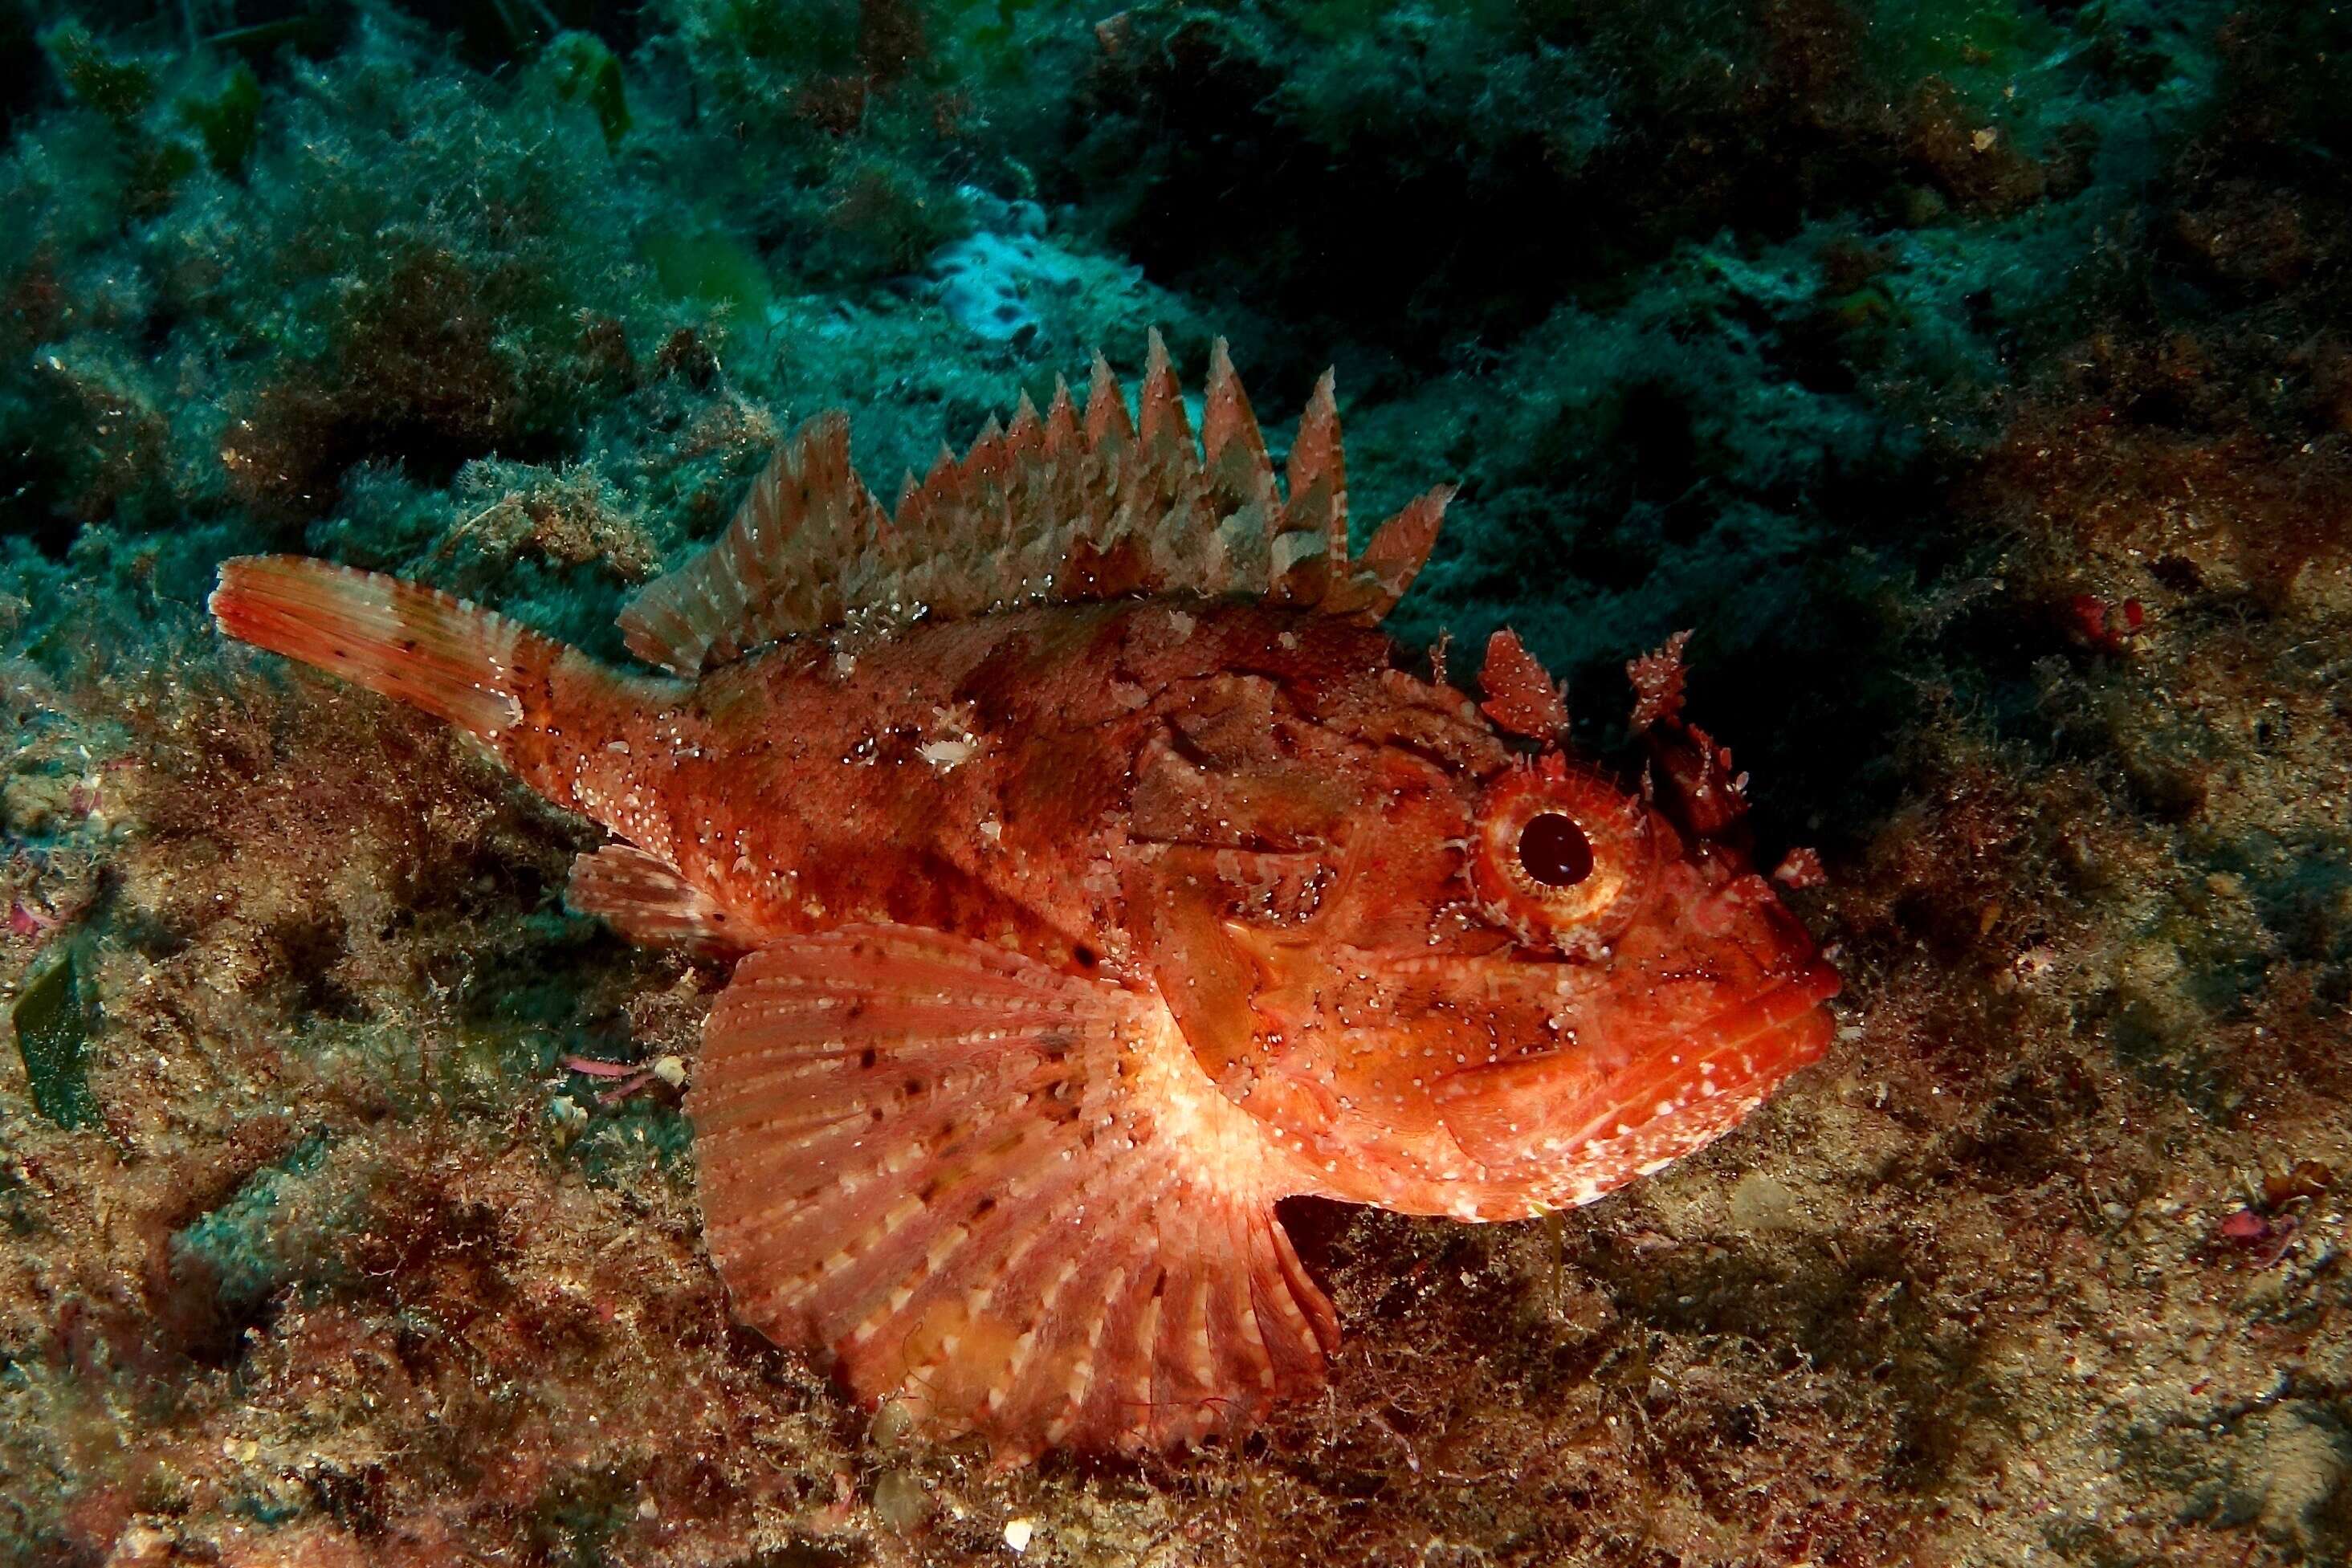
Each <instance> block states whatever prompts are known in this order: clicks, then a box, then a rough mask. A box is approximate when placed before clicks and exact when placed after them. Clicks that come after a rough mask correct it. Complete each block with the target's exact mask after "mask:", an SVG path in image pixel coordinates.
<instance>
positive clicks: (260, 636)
mask: <svg viewBox="0 0 2352 1568" xmlns="http://www.w3.org/2000/svg"><path fill="white" fill-rule="evenodd" d="M211 602H212V612H213V619H214V621H215V622H217V623H218V624H219V626H220V629H221V630H222V631H223V632H226V633H227V634H228V635H230V636H232V637H235V638H237V639H239V640H241V641H243V642H247V643H252V644H254V645H255V646H256V647H258V648H267V649H268V650H269V651H270V652H272V653H283V654H285V655H286V656H287V657H289V658H292V659H299V660H301V661H302V662H303V663H304V664H315V665H317V666H318V667H319V668H320V669H322V670H326V671H329V672H331V674H338V675H341V676H342V677H343V678H344V679H345V680H347V681H352V682H355V683H357V684H358V685H362V686H365V687H367V688H368V689H369V690H370V691H375V692H381V693H383V695H385V696H388V697H396V698H398V699H399V700H400V701H402V702H404V703H409V704H412V705H414V706H417V707H420V708H423V709H424V710H425V712H426V713H429V714H432V715H434V716H436V717H439V718H444V719H446V720H448V721H449V722H450V723H452V724H455V725H457V726H459V727H463V728H465V729H468V730H471V731H472V732H473V733H474V734H475V735H478V736H479V737H481V738H483V739H484V740H487V741H490V742H492V743H494V744H495V743H497V742H498V741H499V739H500V738H501V737H503V736H505V735H506V734H507V733H508V732H509V731H510V730H513V729H515V728H516V727H519V726H520V725H522V724H523V723H524V722H525V721H526V719H527V718H529V717H530V709H533V708H543V707H545V706H548V704H549V702H550V700H551V697H552V695H553V694H552V691H551V686H552V684H553V677H554V676H555V675H556V674H557V671H558V667H559V665H562V664H565V663H566V662H567V661H569V662H571V663H573V664H586V663H587V661H586V659H585V658H584V656H583V655H582V654H579V653H575V652H574V651H573V650H572V649H571V648H568V647H566V646H565V645H564V644H563V643H559V642H557V641H555V640H554V639H553V638H551V637H542V636H541V635H540V634H539V633H538V632H532V631H530V630H529V629H528V628H526V627H524V626H522V625H520V624H518V623H517V622H513V621H509V620H508V619H507V618H506V617H505V616H503V615H499V614H496V613H494V612H490V611H488V610H484V609H481V608H480V607H478V606H477V605H472V604H468V603H467V602H466V601H464V600H462V599H458V598H456V597H454V596H452V595H450V594H446V593H443V592H441V591H438V590H436V589H431V588H421V587H419V586H417V585H416V584H415V583H413V582H403V581H401V580H399V579H398V578H394V577H386V576H384V575H383V573H381V572H373V571H359V570H354V569H352V568H351V567H345V566H335V565H332V564H331V563H329V562H327V561H322V560H310V559H305V558H303V557H300V556H286V555H248V556H239V557H237V558H236V559H233V560H229V561H226V562H224V563H223V564H222V566H221V573H220V586H219V588H217V589H215V591H214V592H213V596H212V601H211Z"/></svg>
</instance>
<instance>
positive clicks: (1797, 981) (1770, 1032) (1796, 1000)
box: [1688, 961, 1841, 1084]
mask: <svg viewBox="0 0 2352 1568" xmlns="http://www.w3.org/2000/svg"><path fill="white" fill-rule="evenodd" d="M1840 984H1841V982H1840V981H1839V978H1838V972H1837V971H1836V970H1835V969H1832V968H1831V967H1829V966H1828V965H1827V964H1824V963H1821V962H1819V961H1815V962H1813V963H1811V964H1808V965H1807V966H1806V967H1804V968H1803V969H1802V970H1801V971H1800V972H1799V973H1798V974H1796V975H1794V976H1792V977H1790V978H1788V979H1786V980H1783V981H1781V982H1780V984H1778V985H1775V986H1770V987H1768V988H1765V989H1764V990H1761V991H1759V992H1757V993H1756V994H1755V995H1754V996H1752V997H1749V998H1748V999H1747V1000H1745V1001H1743V1002H1740V1003H1739V1004H1738V1006H1736V1007H1731V1008H1727V1009H1724V1010H1723V1011H1721V1012H1719V1013H1717V1014H1716V1015H1715V1016H1714V1017H1712V1018H1710V1019H1707V1020H1706V1022H1705V1023H1702V1024H1700V1025H1699V1026H1698V1027H1697V1028H1696V1029H1695V1030H1692V1031H1691V1032H1690V1036H1689V1037H1688V1038H1689V1043H1691V1044H1693V1045H1696V1047H1697V1048H1698V1056H1699V1059H1700V1060H1701V1061H1705V1062H1707V1063H1710V1064H1718V1063H1719V1064H1721V1065H1724V1066H1727V1067H1728V1068H1730V1069H1731V1071H1730V1072H1729V1073H1728V1076H1729V1078H1730V1079H1731V1081H1732V1082H1734V1083H1741V1084H1744V1083H1750V1082H1755V1081H1756V1080H1757V1079H1758V1078H1759V1077H1764V1076H1767V1075H1769V1076H1770V1077H1771V1078H1773V1079H1774V1080H1776V1081H1777V1080H1778V1079H1780V1078H1783V1077H1786V1076H1787V1075H1788V1074H1789V1073H1791V1072H1794V1071H1796V1070H1797V1069H1798V1068H1800V1067H1802V1066H1804V1065H1805V1064H1806V1063H1807V1062H1810V1061H1815V1060H1817V1059H1818V1058H1819V1057H1820V1056H1821V1054H1822V1052H1823V1051H1827V1050H1828V1049H1829V1045H1830V1041H1831V1040H1832V1039H1834V1038H1835V1037H1836V1034H1837V1020H1836V1019H1833V1018H1832V1017H1831V1016H1830V1011H1829V1009H1827V1008H1826V1007H1824V1006H1822V1004H1823V1003H1825V1002H1827V1001H1828V1000H1829V999H1830V998H1832V997H1834V996H1836V995H1837V994H1838V990H1839V988H1840ZM1768 1048H1769V1049H1768ZM1727 1059H1728V1060H1727Z"/></svg>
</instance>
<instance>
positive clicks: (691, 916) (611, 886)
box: [563, 844, 763, 953]
mask: <svg viewBox="0 0 2352 1568" xmlns="http://www.w3.org/2000/svg"><path fill="white" fill-rule="evenodd" d="M563 897H564V902H565V903H567V904H570V905H571V906H572V908H573V909H575V910H577V911H579V912H580V913H581V914H583V915H597V916H600V917H601V918H603V919H604V920H607V921H610V922H611V923H612V925H613V926H614V929H616V930H618V931H619V932H620V933H621V935H622V936H626V937H627V938H628V939H629V940H630V941H632V942H645V943H650V944H655V945H663V944H675V945H677V946H691V947H704V948H712V949H717V950H719V951H721V952H726V951H733V952H737V953H740V952H744V951H746V950H748V949H750V948H751V947H754V946H758V945H759V942H760V940H761V936H762V935H763V934H762V933H760V932H756V931H753V930H751V929H750V928H749V927H747V926H745V925H743V924H742V922H741V921H740V920H738V919H737V918H736V917H735V916H734V915H731V914H730V913H729V911H728V910H727V908H726V907H725V906H724V905H722V904H720V903H719V901H718V900H717V899H715V898H713V897H711V896H710V895H709V894H707V893H705V892H703V891H702V890H701V889H700V888H698V887H696V886H695V885H694V884H693V883H689V882H688V881H687V880H686V878H685V877H683V876H682V875H680V874H679V873H678V869H677V867H676V866H674V865H672V864H670V863H669V862H667V861H666V860H664V859H662V858H661V857H660V856H659V855H656V854H648V853H646V852H645V851H644V850H641V849H638V848H637V847H636V846H635V845H634V844H606V845H605V846H604V848H603V849H601V850H598V851H596V852H593V854H584V855H582V856H581V857H580V858H579V859H578V860H575V861H573V862H572V883H571V885H570V886H568V887H567V888H565V890H564V894H563Z"/></svg>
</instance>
